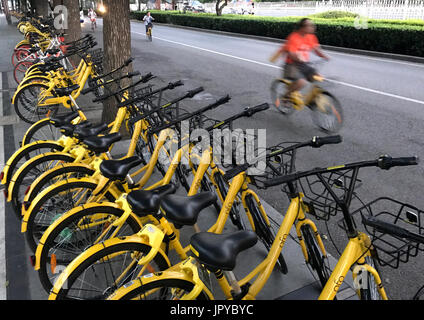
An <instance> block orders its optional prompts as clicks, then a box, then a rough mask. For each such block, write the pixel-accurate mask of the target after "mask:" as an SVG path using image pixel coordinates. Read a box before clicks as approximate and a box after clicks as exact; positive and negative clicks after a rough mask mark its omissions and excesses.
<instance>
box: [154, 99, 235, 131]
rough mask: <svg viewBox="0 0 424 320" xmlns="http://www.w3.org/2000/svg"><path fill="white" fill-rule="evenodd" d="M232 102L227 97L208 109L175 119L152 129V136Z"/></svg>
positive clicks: (207, 107)
mask: <svg viewBox="0 0 424 320" xmlns="http://www.w3.org/2000/svg"><path fill="white" fill-rule="evenodd" d="M230 100H231V98H230V96H229V95H226V96H224V97H222V98H220V99H218V100H217V101H215V102H214V103H211V104H210V105H208V106H206V107H203V108H201V109H199V110H197V111H195V112H192V113H189V114H187V115H184V116H182V117H180V118H179V119H175V120H173V121H170V122H168V123H166V124H164V125H161V126H159V127H157V128H155V129H151V130H150V134H155V133H159V132H160V131H162V130H164V129H167V128H169V127H172V126H174V125H175V124H177V123H179V122H182V121H184V120H187V119H190V118H192V117H194V116H197V115H199V114H201V113H203V112H206V111H209V110H212V109H215V108H217V107H219V106H220V105H222V104H225V103H227V102H228V101H230Z"/></svg>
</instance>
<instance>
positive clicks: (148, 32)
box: [147, 28, 153, 42]
mask: <svg viewBox="0 0 424 320" xmlns="http://www.w3.org/2000/svg"><path fill="white" fill-rule="evenodd" d="M147 39H149V41H150V42H151V41H152V40H153V39H152V28H149V30H148V31H147Z"/></svg>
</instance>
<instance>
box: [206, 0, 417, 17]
mask: <svg viewBox="0 0 424 320" xmlns="http://www.w3.org/2000/svg"><path fill="white" fill-rule="evenodd" d="M205 6H206V8H207V11H210V12H213V11H214V10H215V4H214V3H206V4H205ZM243 6H248V4H247V3H246V2H244V1H243V2H241V1H239V2H232V3H230V4H229V5H228V6H227V8H226V9H225V10H224V13H234V12H235V11H237V10H236V9H239V8H241V7H243ZM330 10H340V11H348V12H352V13H358V14H360V15H361V16H364V17H368V18H370V19H400V20H407V19H421V20H424V0H328V1H325V0H323V1H290V2H256V3H255V14H256V15H262V16H306V15H309V14H314V13H320V12H325V11H330ZM238 11H240V10H238Z"/></svg>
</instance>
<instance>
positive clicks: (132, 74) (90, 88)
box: [81, 71, 151, 94]
mask: <svg viewBox="0 0 424 320" xmlns="http://www.w3.org/2000/svg"><path fill="white" fill-rule="evenodd" d="M138 75H140V71H134V72H129V73H127V74H126V75H123V76H121V77H119V78H116V79H112V80H110V81H108V82H106V83H100V84H97V85H95V86H92V87H89V88H86V89H83V90H81V94H87V93H89V92H92V91H94V90H96V89H98V88H100V87H101V86H104V85H105V84H110V83H112V82H116V81H119V80H122V79H125V78H130V79H131V78H133V77H135V76H138ZM149 75H151V74H149Z"/></svg>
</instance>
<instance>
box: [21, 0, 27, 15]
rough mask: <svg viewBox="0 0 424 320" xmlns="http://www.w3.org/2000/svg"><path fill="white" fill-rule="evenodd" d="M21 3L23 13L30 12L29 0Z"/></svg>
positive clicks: (23, 0)
mask: <svg viewBox="0 0 424 320" xmlns="http://www.w3.org/2000/svg"><path fill="white" fill-rule="evenodd" d="M20 2H21V5H20V7H21V12H23V13H26V12H28V6H27V0H20Z"/></svg>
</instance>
